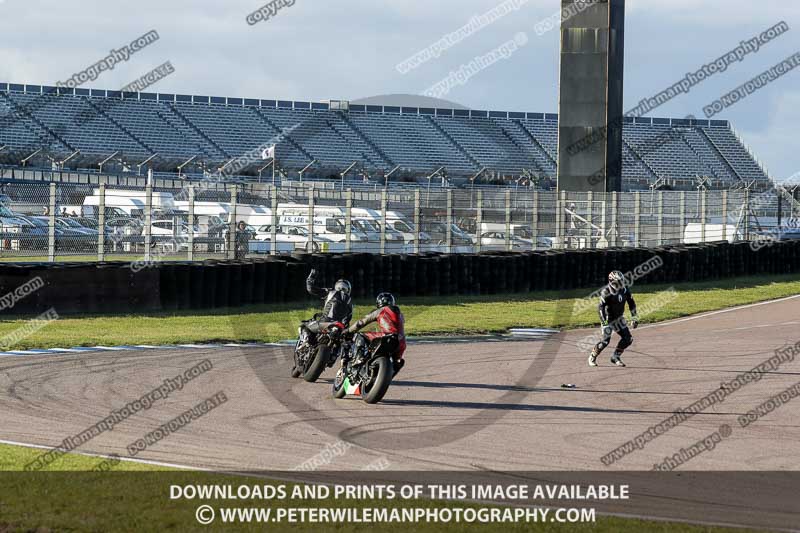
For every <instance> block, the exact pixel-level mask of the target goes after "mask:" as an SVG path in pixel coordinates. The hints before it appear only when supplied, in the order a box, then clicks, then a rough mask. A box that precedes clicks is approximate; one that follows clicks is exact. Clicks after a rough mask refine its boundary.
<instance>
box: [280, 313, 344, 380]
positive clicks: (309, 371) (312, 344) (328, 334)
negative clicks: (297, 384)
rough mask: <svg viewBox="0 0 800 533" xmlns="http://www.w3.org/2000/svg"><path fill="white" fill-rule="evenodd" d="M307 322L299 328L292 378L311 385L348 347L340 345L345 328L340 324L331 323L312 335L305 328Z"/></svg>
mask: <svg viewBox="0 0 800 533" xmlns="http://www.w3.org/2000/svg"><path fill="white" fill-rule="evenodd" d="M308 322H309V321H304V322H303V325H302V326H300V331H299V336H298V339H297V344H295V347H294V367H293V368H292V377H293V378H299V377H300V376H301V375H302V376H303V379H304V380H306V381H308V382H309V383H313V382H315V381H317V379H319V377H320V376H321V375H322V372H324V371H325V368H326V367H327V368H330V367H332V366H333V365H334V363H336V360H337V359H338V358H339V357H340V356H341V355H342V352H344V351H346V350H347V349H348V347H347V346H346V345H345V344H344V343H342V332H343V331H344V330H345V329H346V326H345V325H344V324H342V323H341V322H333V323H331V324H329V325H328V326H327V327H326V328H324V329H323V330H322V331H320V332H319V333H318V334H317V335H314V334H313V333H311V332H310V331H308V329H307V328H306V327H305V325H306V324H308Z"/></svg>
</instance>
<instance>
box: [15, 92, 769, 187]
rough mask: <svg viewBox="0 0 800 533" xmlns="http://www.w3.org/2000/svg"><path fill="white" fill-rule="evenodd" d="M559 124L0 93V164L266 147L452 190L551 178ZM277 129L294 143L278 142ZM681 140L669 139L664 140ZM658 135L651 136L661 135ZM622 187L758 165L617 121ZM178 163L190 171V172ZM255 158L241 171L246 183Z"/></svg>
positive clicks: (690, 124)
mask: <svg viewBox="0 0 800 533" xmlns="http://www.w3.org/2000/svg"><path fill="white" fill-rule="evenodd" d="M557 125H558V115H556V114H552V113H522V112H506V111H480V110H466V109H450V108H446V109H445V108H433V107H430V108H425V107H401V106H388V105H364V104H354V103H349V102H339V101H331V102H299V101H284V100H260V99H249V98H225V97H208V96H192V95H180V94H157V93H124V94H123V93H121V92H120V91H106V90H97V89H84V88H77V89H66V88H63V89H57V88H56V87H49V86H39V85H20V84H7V83H0V163H3V164H6V165H20V164H25V165H27V166H36V165H39V166H42V165H53V166H54V167H57V168H71V169H87V168H97V166H98V165H99V164H100V163H104V164H106V165H107V167H106V168H109V167H111V166H112V165H116V167H117V168H118V169H135V168H136V166H137V165H140V164H141V163H143V162H147V165H148V166H149V167H151V168H153V169H154V170H155V171H163V172H175V171H176V169H177V168H181V169H184V171H186V170H185V169H187V168H189V169H191V168H192V166H193V167H194V168H195V169H198V168H199V169H202V170H205V171H212V172H213V171H215V170H217V169H219V168H220V167H223V166H224V165H226V164H228V163H230V162H231V161H232V160H234V159H235V158H237V157H239V156H240V155H242V154H245V153H248V152H252V151H253V150H255V149H258V148H259V147H263V146H264V145H265V143H269V142H270V139H275V140H276V141H277V146H276V162H277V165H276V166H277V168H278V169H279V170H280V171H282V173H283V174H285V175H289V176H291V175H292V174H293V173H296V172H297V171H299V170H301V169H303V168H305V167H307V166H308V165H309V164H310V163H312V162H315V163H314V165H313V166H312V168H311V169H310V170H309V172H308V174H307V176H317V177H323V178H324V177H328V176H331V175H338V174H339V173H340V172H342V170H344V169H345V168H347V167H349V166H350V165H351V164H353V163H356V169H358V170H359V171H360V172H362V173H363V174H364V175H368V176H370V177H372V178H373V179H381V177H382V176H384V175H385V173H387V172H390V171H392V170H395V169H398V170H400V172H399V173H397V175H398V176H399V175H402V176H406V177H410V178H412V179H419V178H423V177H425V176H428V175H430V174H431V173H432V172H433V171H434V170H436V169H439V168H441V167H444V169H445V175H446V176H447V178H448V180H450V182H451V183H453V184H459V183H464V182H469V179H470V178H472V177H475V176H476V175H478V174H481V175H482V176H487V175H488V176H492V177H495V178H500V179H505V180H513V179H518V178H519V177H520V176H523V175H524V176H527V177H529V178H530V177H535V178H538V179H539V180H540V183H546V182H547V180H548V179H549V180H553V179H554V178H555V175H556V159H557V157H556V154H557V142H558V138H557V137H558V129H557ZM285 129H291V131H290V133H288V134H284V135H283V136H282V137H279V136H281V134H282V132H283V131H284V130H285ZM670 132H672V133H677V134H678V135H674V136H673V137H672V138H671V140H670V141H669V142H666V143H665V142H660V141H659V140H658V139H659V138H663V137H664V135H665V134H669V133H670ZM660 136H661V137H660ZM623 157H624V164H623V184H624V188H625V189H626V190H642V189H646V188H648V187H649V186H651V185H653V184H655V183H658V184H660V185H666V186H671V187H672V188H682V189H690V188H694V187H696V185H697V178H698V177H706V178H708V179H709V183H710V186H711V187H712V188H727V187H731V186H736V185H738V184H742V183H748V182H751V181H753V180H755V181H756V182H761V183H764V184H766V183H768V181H769V178H768V175H767V172H766V171H765V169H764V168H763V167H762V166H761V165H760V164H759V163H758V161H757V160H756V159H755V158H754V157H753V155H752V154H751V153H750V151H749V150H748V149H747V147H746V146H745V145H744V144H743V142H742V141H741V140H740V139H739V137H738V135H737V134H736V133H735V131H734V130H733V129H732V127H731V126H730V124H729V123H728V122H727V121H724V120H695V119H666V118H649V117H636V118H634V117H626V118H625V123H624V149H623ZM187 162H189V164H188V165H187ZM263 164H264V162H263V161H254V162H253V163H252V164H251V165H249V167H247V168H245V169H243V171H242V172H241V173H242V174H249V175H252V174H253V173H254V172H255V171H256V170H257V168H258V167H262V166H263Z"/></svg>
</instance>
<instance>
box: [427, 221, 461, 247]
mask: <svg viewBox="0 0 800 533" xmlns="http://www.w3.org/2000/svg"><path fill="white" fill-rule="evenodd" d="M450 228H451V229H450V231H451V235H452V242H453V246H469V245H471V244H473V239H472V236H471V235H470V234H469V233H467V232H465V231H464V230H462V229H461V228H459V227H458V226H456V225H455V224H451V225H450ZM422 229H423V230H425V233H427V234H428V235H430V238H431V241H432V242H434V243H437V244H440V245H443V244H446V243H447V223H445V222H426V223H424V224H422Z"/></svg>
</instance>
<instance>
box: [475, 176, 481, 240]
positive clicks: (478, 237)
mask: <svg viewBox="0 0 800 533" xmlns="http://www.w3.org/2000/svg"><path fill="white" fill-rule="evenodd" d="M475 209H477V211H478V212H477V213H475V234H476V239H475V251H476V252H477V253H481V224H483V191H478V198H477V200H475Z"/></svg>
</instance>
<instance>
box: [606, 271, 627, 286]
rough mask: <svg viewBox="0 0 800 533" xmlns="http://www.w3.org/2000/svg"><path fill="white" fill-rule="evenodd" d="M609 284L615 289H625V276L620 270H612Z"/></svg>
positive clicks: (609, 275)
mask: <svg viewBox="0 0 800 533" xmlns="http://www.w3.org/2000/svg"><path fill="white" fill-rule="evenodd" d="M608 283H609V285H611V286H613V287H618V288H621V287H624V286H625V275H624V274H623V273H622V272H620V271H619V270H612V271H611V272H609V274H608Z"/></svg>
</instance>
